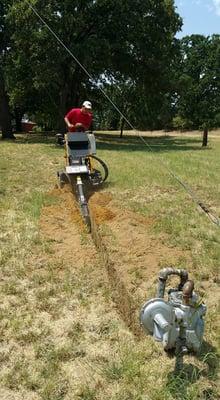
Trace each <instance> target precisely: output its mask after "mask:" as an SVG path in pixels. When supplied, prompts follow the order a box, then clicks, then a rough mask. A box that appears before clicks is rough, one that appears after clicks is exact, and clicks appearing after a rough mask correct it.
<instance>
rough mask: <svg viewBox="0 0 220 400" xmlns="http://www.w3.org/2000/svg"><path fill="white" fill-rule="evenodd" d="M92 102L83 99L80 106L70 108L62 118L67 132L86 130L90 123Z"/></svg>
mask: <svg viewBox="0 0 220 400" xmlns="http://www.w3.org/2000/svg"><path fill="white" fill-rule="evenodd" d="M91 111H92V104H91V103H90V101H84V103H83V105H82V107H81V108H72V110H70V111H69V112H68V113H67V114H66V115H65V118H64V121H65V122H66V125H67V128H68V132H76V131H86V130H88V129H89V127H90V126H91V124H92V112H91Z"/></svg>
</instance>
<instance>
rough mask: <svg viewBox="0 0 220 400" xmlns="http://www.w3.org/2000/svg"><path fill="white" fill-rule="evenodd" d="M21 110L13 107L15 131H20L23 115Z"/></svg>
mask: <svg viewBox="0 0 220 400" xmlns="http://www.w3.org/2000/svg"><path fill="white" fill-rule="evenodd" d="M23 114H24V113H23V112H22V111H21V110H19V109H18V108H16V109H15V111H14V115H15V130H16V132H22V123H21V120H22V117H23Z"/></svg>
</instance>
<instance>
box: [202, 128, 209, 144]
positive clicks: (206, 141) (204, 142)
mask: <svg viewBox="0 0 220 400" xmlns="http://www.w3.org/2000/svg"><path fill="white" fill-rule="evenodd" d="M207 144H208V128H207V127H206V128H204V131H203V139H202V147H205V146H207Z"/></svg>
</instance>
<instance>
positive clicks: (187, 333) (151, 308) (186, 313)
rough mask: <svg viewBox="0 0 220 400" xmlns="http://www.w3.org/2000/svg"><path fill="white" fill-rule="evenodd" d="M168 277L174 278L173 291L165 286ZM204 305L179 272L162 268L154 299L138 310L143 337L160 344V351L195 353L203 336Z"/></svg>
mask: <svg viewBox="0 0 220 400" xmlns="http://www.w3.org/2000/svg"><path fill="white" fill-rule="evenodd" d="M170 275H178V276H179V277H180V283H179V285H178V287H177V288H176V289H170V290H169V291H168V298H167V300H165V298H164V296H165V287H166V281H167V278H168V277H169V276H170ZM205 314H206V306H205V305H204V304H203V303H202V302H199V298H198V295H197V294H196V293H195V292H194V283H193V281H191V280H188V273H187V272H186V271H185V270H182V269H173V268H165V269H163V270H161V271H160V274H159V283H158V291H157V298H154V299H152V300H149V301H147V302H146V303H145V304H144V306H143V307H142V309H141V312H140V321H141V325H142V326H143V329H144V330H145V332H146V333H147V334H150V335H153V337H154V339H155V340H156V341H159V342H161V343H162V345H163V348H164V350H171V349H176V350H177V349H178V351H179V352H181V353H182V354H184V353H187V352H188V351H193V352H196V353H197V352H199V350H200V347H201V344H202V340H203V334H204V319H203V317H204V315H205Z"/></svg>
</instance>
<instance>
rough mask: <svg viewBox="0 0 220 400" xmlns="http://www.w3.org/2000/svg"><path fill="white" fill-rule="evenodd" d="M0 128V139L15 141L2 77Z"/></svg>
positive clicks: (0, 84) (0, 80) (0, 82)
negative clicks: (0, 137)
mask: <svg viewBox="0 0 220 400" xmlns="http://www.w3.org/2000/svg"><path fill="white" fill-rule="evenodd" d="M0 126H1V129H2V139H15V137H14V135H13V133H12V124H11V114H10V108H9V100H8V96H7V93H6V91H5V85H4V81H3V78H2V77H1V78H0Z"/></svg>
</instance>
